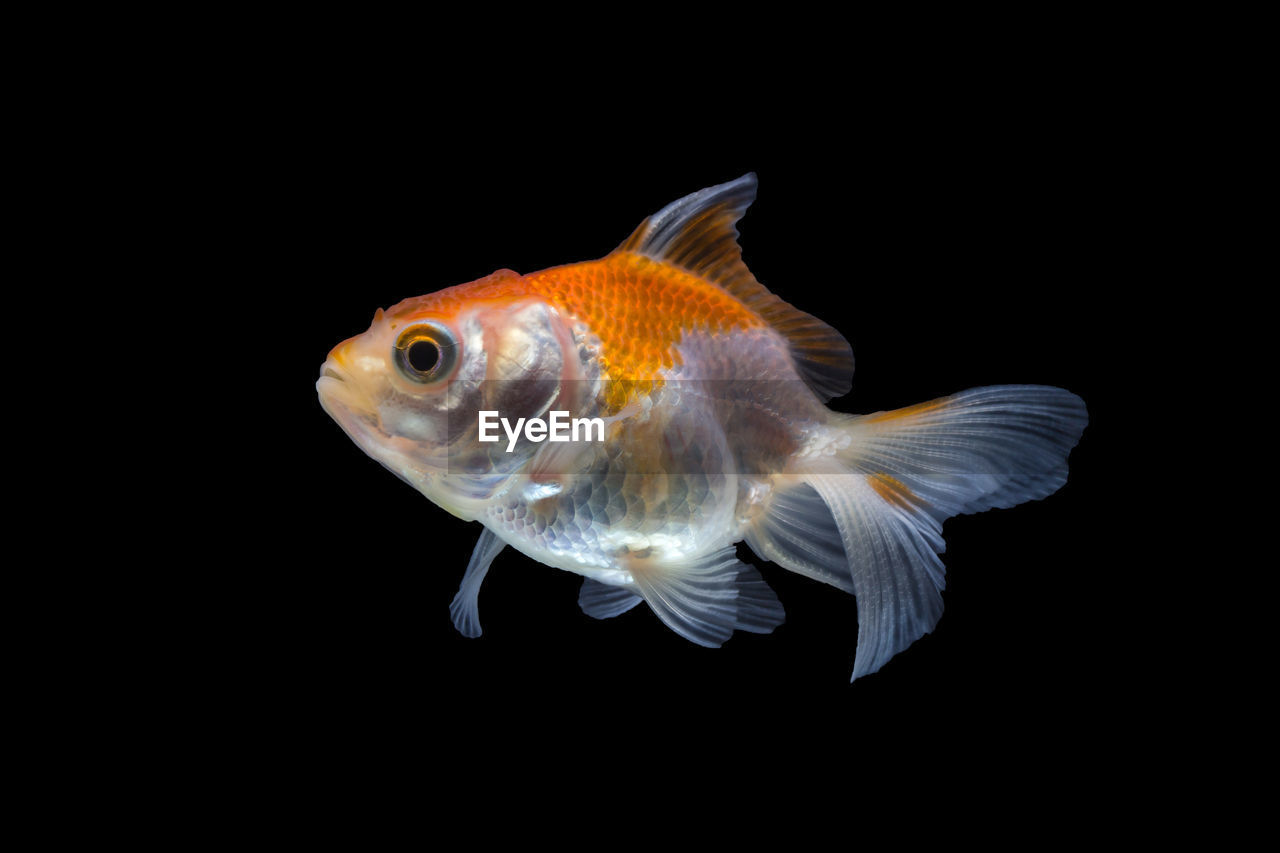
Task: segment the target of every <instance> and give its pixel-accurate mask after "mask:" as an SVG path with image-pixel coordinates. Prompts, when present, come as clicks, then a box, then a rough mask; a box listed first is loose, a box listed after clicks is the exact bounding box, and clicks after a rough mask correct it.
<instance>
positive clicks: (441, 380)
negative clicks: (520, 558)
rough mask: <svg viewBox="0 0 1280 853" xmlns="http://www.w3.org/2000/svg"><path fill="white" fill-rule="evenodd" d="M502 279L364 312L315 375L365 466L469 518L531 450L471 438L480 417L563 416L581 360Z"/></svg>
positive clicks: (547, 316)
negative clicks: (363, 321)
mask: <svg viewBox="0 0 1280 853" xmlns="http://www.w3.org/2000/svg"><path fill="white" fill-rule="evenodd" d="M522 283H523V282H522V278H521V277H520V276H519V275H518V274H517V273H514V272H511V271H510V270H502V271H499V272H497V273H494V274H493V275H491V276H488V277H486V278H484V279H480V280H478V281H475V282H470V283H469V284H464V285H458V286H456V287H452V288H448V289H446V290H443V291H438V292H436V293H432V294H428V295H426V296H420V297H415V298H412V299H407V300H405V301H403V302H401V303H400V304H398V305H396V306H394V307H392V308H390V309H388V310H387V311H383V310H381V309H379V310H378V311H377V313H376V314H374V318H373V323H372V324H371V325H370V326H369V329H368V330H367V331H365V332H364V333H362V334H359V335H356V336H355V337H353V338H350V339H348V340H346V341H343V342H342V343H340V344H338V345H337V346H336V347H334V348H333V350H332V351H331V352H330V353H329V357H328V358H327V359H326V360H325V362H324V364H323V365H322V367H321V370H320V378H319V380H318V381H317V383H316V391H317V393H318V394H319V396H320V404H321V406H322V407H323V408H324V410H325V411H326V412H327V413H328V414H329V415H330V416H331V417H332V418H333V419H334V420H335V421H337V423H338V424H339V425H340V426H341V427H342V429H343V430H344V431H345V432H346V433H347V435H348V436H349V437H350V438H351V439H352V440H353V441H354V442H355V443H356V444H357V445H359V447H360V448H361V449H362V450H364V451H365V453H367V454H368V455H369V456H371V457H373V458H374V459H376V460H377V461H378V462H380V463H382V465H384V466H385V467H386V468H388V469H389V470H391V471H392V472H394V473H395V474H396V475H397V476H398V477H400V478H401V479H402V480H404V481H405V482H407V483H409V484H410V485H411V486H413V487H414V488H416V489H418V491H420V492H422V493H423V494H424V495H426V496H427V497H428V498H430V499H431V500H432V501H433V502H435V503H436V504H438V505H439V506H441V507H443V508H444V509H446V510H448V511H449V512H451V513H453V514H454V515H457V516H460V517H462V518H468V519H473V518H476V517H478V516H479V515H480V514H481V512H482V511H483V509H484V507H485V505H486V504H487V502H488V501H489V500H490V499H492V497H493V496H494V495H495V494H496V493H498V492H500V491H502V490H503V489H504V488H505V487H506V485H507V484H508V482H509V481H510V479H511V478H512V477H513V476H515V475H517V474H518V473H519V472H520V470H521V469H522V468H524V467H525V466H526V465H527V464H528V463H529V460H530V459H531V457H532V456H533V454H534V453H535V452H536V451H537V449H538V445H535V444H531V443H530V442H528V441H525V440H521V441H518V442H517V443H516V446H515V447H513V448H511V449H509V442H508V441H507V437H506V436H504V435H501V430H499V435H500V438H499V440H498V441H493V440H489V441H480V440H479V429H478V424H479V416H480V412H482V411H486V412H497V413H498V416H499V417H500V418H505V419H507V420H508V421H509V422H511V423H515V422H516V421H517V419H519V418H526V419H528V418H532V417H545V416H546V413H547V412H549V411H551V410H553V409H565V410H568V411H573V410H577V409H580V408H582V407H583V406H584V404H585V400H584V399H583V398H581V395H582V394H583V393H586V392H585V391H584V385H585V383H583V382H581V381H575V380H581V379H582V378H583V377H582V375H581V360H580V359H578V358H577V357H576V347H575V345H574V343H573V336H572V333H571V329H570V327H569V324H568V323H567V322H566V320H565V319H564V318H563V316H562V315H561V314H560V313H559V312H558V311H557V310H556V309H555V307H554V306H553V305H552V304H550V303H549V302H548V301H546V300H545V299H544V298H543V297H541V296H539V295H538V294H536V293H533V292H531V291H530V290H528V289H527V288H526V287H524V286H522Z"/></svg>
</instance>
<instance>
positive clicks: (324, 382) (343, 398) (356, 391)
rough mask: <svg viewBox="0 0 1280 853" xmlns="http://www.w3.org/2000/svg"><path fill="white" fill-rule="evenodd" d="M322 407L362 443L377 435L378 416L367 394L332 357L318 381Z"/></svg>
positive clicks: (317, 385) (317, 387)
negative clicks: (375, 432)
mask: <svg viewBox="0 0 1280 853" xmlns="http://www.w3.org/2000/svg"><path fill="white" fill-rule="evenodd" d="M316 393H317V394H318V395H319V397H320V407H321V408H322V409H324V410H325V413H326V414H328V415H329V417H331V418H333V419H334V420H335V421H337V422H338V425H339V426H340V427H342V428H343V429H344V430H346V431H347V433H349V434H350V435H351V437H352V438H354V439H355V440H356V442H357V443H359V444H360V445H361V446H364V445H365V443H366V442H368V441H370V440H371V439H373V437H374V430H375V429H376V428H377V422H378V416H377V412H376V411H375V409H374V407H373V406H372V405H371V404H370V401H369V399H368V398H367V396H366V395H365V394H364V393H363V392H362V391H361V389H360V388H359V387H358V386H357V385H356V384H355V383H354V382H352V381H351V375H350V374H349V373H347V372H346V371H345V370H344V369H343V368H342V365H340V364H337V363H335V362H334V360H333V359H332V358H331V359H329V360H328V361H326V362H325V363H324V364H323V365H322V366H321V368H320V378H319V379H318V380H316Z"/></svg>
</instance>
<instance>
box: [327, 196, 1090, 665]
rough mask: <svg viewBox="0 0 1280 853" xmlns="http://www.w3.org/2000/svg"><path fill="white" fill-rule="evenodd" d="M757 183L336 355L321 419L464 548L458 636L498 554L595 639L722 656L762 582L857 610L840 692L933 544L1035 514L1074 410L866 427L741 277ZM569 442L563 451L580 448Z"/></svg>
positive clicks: (956, 399) (826, 348)
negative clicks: (662, 641) (808, 581)
mask: <svg viewBox="0 0 1280 853" xmlns="http://www.w3.org/2000/svg"><path fill="white" fill-rule="evenodd" d="M756 188H757V180H756V176H755V175H754V174H747V175H744V176H742V177H740V178H738V179H737V180H734V181H730V182H728V183H724V184H720V185H718V186H712V187H709V188H707V189H703V190H701V191H699V192H695V193H693V194H692V195H689V196H686V197H685V198H682V199H680V200H678V201H675V202H673V203H672V204H670V205H668V206H667V207H665V208H663V209H662V210H661V211H659V212H658V213H656V214H654V215H653V216H650V217H648V218H647V219H645V220H644V221H643V222H641V224H640V225H639V227H637V228H636V229H635V230H634V231H633V232H632V233H631V235H630V236H629V237H627V239H626V240H624V241H623V242H622V243H621V244H620V245H619V246H618V247H617V248H616V249H615V250H614V251H613V252H611V253H610V254H608V255H606V256H605V257H603V258H600V259H598V260H592V261H586V262H582V263H572V264H567V265H564V266H557V267H552V268H549V269H545V270H542V271H539V272H533V273H528V274H520V273H517V272H514V271H512V270H508V269H501V270H498V271H497V272H494V273H493V274H491V275H488V276H486V277H484V278H481V279H478V280H476V281H472V282H468V283H465V284H459V285H456V286H453V287H448V288H445V289H443V290H439V291H436V292H434V293H429V294H426V295H422V296H414V297H410V298H408V299H405V300H404V301H402V302H400V303H399V304H397V305H395V306H393V307H391V308H388V309H387V310H385V311H384V310H382V309H381V308H379V309H378V310H377V312H376V313H375V314H374V317H373V322H372V324H371V325H370V327H369V329H368V330H367V331H366V332H364V333H362V334H359V335H356V336H355V337H352V338H350V339H349V340H346V341H344V342H342V343H340V344H338V345H337V346H336V347H334V348H333V350H332V351H331V352H330V353H329V355H328V358H327V359H326V360H325V362H324V364H323V366H322V367H321V375H320V378H319V380H318V381H317V383H316V390H317V393H318V394H319V398H320V403H321V406H322V408H323V409H324V411H325V412H327V413H328V415H329V416H330V417H332V418H333V420H334V421H336V422H337V423H338V425H339V426H340V427H341V428H342V429H343V430H344V431H345V432H346V434H347V435H348V436H349V437H350V438H351V439H352V440H353V441H354V442H355V443H356V445H358V446H359V447H360V449H361V450H363V451H364V452H365V453H366V454H368V455H369V456H370V457H372V458H373V459H375V460H377V461H378V462H379V463H381V464H382V465H383V466H385V467H386V468H388V469H389V470H390V471H392V472H393V473H394V474H395V475H396V476H398V477H399V478H400V479H402V480H404V481H405V482H406V483H408V484H409V485H411V486H412V487H413V488H415V489H416V490H418V491H419V492H421V493H422V494H423V495H424V496H425V497H427V498H428V499H429V500H431V501H432V502H433V503H435V504H436V505H437V506H439V507H441V508H442V509H444V510H446V511H448V512H450V513H452V514H453V515H455V516H457V517H459V518H462V519H464V520H467V521H478V522H480V524H481V525H482V530H481V533H480V536H479V540H478V541H477V542H476V545H475V549H474V551H473V552H472V555H471V558H470V561H469V562H468V564H467V566H466V567H465V570H464V572H463V577H462V581H461V584H460V586H459V589H458V593H457V595H456V596H455V598H454V599H453V601H452V603H451V604H450V613H451V617H452V619H453V623H454V625H455V626H456V628H457V629H458V630H459V631H460V632H461V633H462V634H464V635H465V636H468V637H477V636H480V634H481V626H480V618H479V592H480V587H481V584H482V582H483V580H484V578H485V576H486V574H487V573H488V571H489V567H490V565H491V564H492V563H493V561H494V559H495V558H496V557H497V555H498V554H499V553H500V552H501V551H502V550H503V549H504V548H505V547H507V546H511V547H512V548H513V549H515V550H516V551H519V552H521V553H523V554H525V555H526V556H528V557H530V558H532V559H533V560H535V561H537V562H540V563H543V564H545V565H547V566H550V567H553V568H557V569H562V570H565V571H569V572H574V573H576V574H578V575H581V576H582V578H583V581H582V586H581V591H580V593H579V596H578V602H579V605H580V606H581V608H582V610H583V611H584V612H585V613H586V614H588V615H589V616H592V617H594V618H597V619H607V618H611V617H614V616H617V615H619V614H621V613H625V612H627V611H629V610H631V608H633V607H635V606H636V605H638V604H640V603H642V602H643V603H644V604H646V605H647V606H648V608H649V609H650V610H651V611H652V612H653V613H654V614H655V615H656V616H657V618H658V619H660V620H661V621H662V622H663V623H665V624H666V625H667V626H668V627H669V628H671V629H672V630H674V631H676V632H677V633H678V634H680V635H681V636H683V637H685V638H686V639H688V640H690V641H692V642H694V643H696V644H699V645H702V646H708V647H718V646H720V645H722V644H723V643H724V642H725V641H727V640H728V639H729V638H730V636H731V635H732V634H733V633H734V632H735V631H746V632H753V633H761V634H767V633H770V632H771V631H773V630H774V629H775V628H776V627H778V626H779V625H781V624H782V623H783V621H784V616H785V613H784V610H783V607H782V604H781V602H780V601H779V600H778V597H777V595H776V594H775V593H774V592H773V590H772V589H771V588H770V586H769V585H768V584H767V583H766V582H765V580H764V578H763V577H762V575H761V574H760V571H759V570H758V569H757V568H756V567H755V566H753V565H750V564H748V563H745V562H743V561H742V560H740V559H739V558H738V553H737V550H736V545H737V544H738V543H739V542H743V541H745V542H746V544H747V546H748V547H749V548H750V550H751V551H752V552H753V553H754V554H755V555H756V556H757V557H758V558H759V559H760V560H761V561H762V562H771V563H774V564H777V565H779V566H781V567H783V568H784V569H787V570H790V571H793V572H797V573H799V574H801V575H804V576H807V577H809V578H813V579H815V580H818V581H821V582H823V583H825V584H828V585H830V586H833V587H835V588H836V589H838V590H841V591H843V592H845V593H849V594H852V595H853V596H854V597H855V599H856V606H857V617H858V625H857V644H856V649H855V658H854V666H853V672H852V679H851V680H856V679H858V678H860V677H862V676H865V675H868V674H871V673H874V672H876V671H878V670H879V669H881V668H882V667H883V666H884V665H885V664H886V663H887V662H888V661H889V660H890V659H891V658H892V657H893V656H894V655H896V654H897V653H898V652H900V651H902V650H903V649H905V648H907V647H908V646H909V645H911V644H912V643H914V642H915V641H916V640H918V639H919V638H920V637H922V636H923V635H924V634H926V633H929V632H930V631H931V630H932V629H933V628H934V627H935V625H936V624H937V623H938V620H939V619H940V618H941V615H942V611H943V600H942V591H943V589H944V586H945V566H944V565H943V563H942V561H941V559H940V557H939V555H940V554H941V553H942V552H943V551H944V549H945V543H944V540H943V536H942V528H943V522H944V521H946V520H947V519H948V518H951V517H953V516H956V515H960V514H965V513H976V512H981V511H984V510H987V509H993V508H1006V507H1012V506H1015V505H1017V504H1020V503H1022V502H1024V501H1029V500H1035V499H1040V498H1045V497H1047V496H1049V495H1051V494H1053V493H1054V492H1055V491H1057V490H1058V489H1059V488H1060V487H1061V486H1062V485H1063V484H1064V483H1065V482H1066V480H1067V458H1068V455H1069V454H1070V452H1071V450H1072V449H1073V448H1074V447H1075V446H1076V444H1077V442H1078V441H1079V439H1080V437H1081V435H1082V433H1083V431H1084V429H1085V426H1086V425H1087V422H1088V412H1087V409H1086V406H1085V403H1084V401H1083V400H1081V399H1080V398H1079V397H1078V396H1076V395H1075V394H1073V393H1071V392H1069V391H1067V390H1064V389H1061V388H1055V387H1049V386H1041V385H992V386H987V387H980V388H973V389H970V390H966V391H961V392H959V393H956V394H953V395H951V396H948V397H943V398H940V399H936V400H932V401H929V402H925V403H920V404H917V405H913V406H908V407H906V408H901V409H895V410H889V411H879V412H873V413H870V414H864V415H855V414H848V413H843V412H837V411H834V410H832V409H831V408H829V407H828V406H827V403H828V402H829V401H830V400H832V399H833V398H835V397H839V396H841V395H843V394H845V393H847V392H848V391H849V390H850V389H851V388H852V381H853V369H854V365H853V350H852V347H851V346H850V344H849V342H848V341H847V340H846V339H845V338H844V337H843V336H842V335H841V334H840V332H838V331H837V330H836V329H835V328H833V327H832V326H830V325H828V324H827V323H825V322H824V321H822V320H820V319H818V318H817V317H814V316H812V315H810V314H807V313H805V312H804V311H801V310H800V309H798V308H796V307H794V306H792V305H791V304H789V303H787V302H785V301H783V300H782V299H780V298H778V297H777V296H776V295H774V294H773V293H772V292H770V291H769V290H768V289H767V288H766V287H765V286H764V285H762V284H761V283H760V282H759V281H757V280H756V278H755V276H754V275H753V274H752V273H751V271H750V270H748V269H747V267H746V265H745V264H744V262H743V260H742V253H741V248H740V246H739V243H738V236H739V235H738V230H737V223H738V222H739V220H740V219H741V218H742V216H743V215H744V214H745V213H746V211H747V208H748V207H749V206H750V205H751V203H752V202H753V201H754V199H755V196H756ZM578 426H582V427H583V429H582V430H581V431H579V430H578V429H577V427H578Z"/></svg>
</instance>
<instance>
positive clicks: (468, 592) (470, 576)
mask: <svg viewBox="0 0 1280 853" xmlns="http://www.w3.org/2000/svg"><path fill="white" fill-rule="evenodd" d="M506 544H507V543H505V542H503V541H502V540H501V539H499V538H498V537H497V536H495V535H494V534H493V531H492V530H490V529H489V528H487V527H486V528H485V529H484V533H481V534H480V541H478V542H476V547H475V550H473V551H472V552H471V559H470V561H468V562H467V571H466V574H464V575H463V576H462V584H461V585H460V586H459V587H458V594H457V595H455V596H454V597H453V603H452V604H450V605H449V613H450V615H452V616H453V627H455V628H457V629H458V631H459V633H461V634H462V636H464V637H479V636H480V584H481V583H483V582H484V576H485V575H486V574H488V573H489V566H490V565H491V564H492V563H493V558H494V557H496V556H498V553H499V552H500V551H501V550H502V549H503V548H504V547H506Z"/></svg>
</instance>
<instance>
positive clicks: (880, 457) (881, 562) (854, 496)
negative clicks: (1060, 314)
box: [747, 385, 1088, 679]
mask: <svg viewBox="0 0 1280 853" xmlns="http://www.w3.org/2000/svg"><path fill="white" fill-rule="evenodd" d="M1087 422H1088V413H1087V412H1086V410H1085V405H1084V401H1083V400H1081V399H1080V398H1079V397H1077V396H1076V395H1074V394H1072V393H1070V392H1068V391H1064V390H1062V389H1061V388H1050V387H1046V386H1041V385H997V386H992V387H988V388H974V389H971V390H969V391H964V392H962V393H959V394H955V395H953V396H951V397H944V398H942V399H939V400H934V401H932V402H929V403H922V404H920V405H918V406H910V407H908V408H905V409H898V410H896V411H892V412H878V413H876V414H872V415H865V416H861V417H849V418H848V419H847V420H843V421H841V422H840V425H839V427H840V429H842V430H843V431H844V432H845V433H846V435H847V436H848V438H849V442H848V444H847V445H846V446H845V447H844V448H843V449H842V450H839V451H838V452H837V453H836V454H835V455H834V456H827V457H820V458H819V459H818V460H813V459H807V460H803V461H800V462H798V463H797V464H796V465H795V466H793V468H792V469H791V470H790V471H789V472H788V473H793V474H794V475H795V477H794V478H791V480H790V482H789V483H787V484H786V485H784V486H783V487H782V488H781V489H780V490H779V491H778V493H777V495H776V497H775V498H774V501H773V504H772V505H771V507H770V510H769V512H768V514H767V515H766V516H765V517H764V518H763V519H762V520H761V521H760V522H759V523H757V525H756V526H755V527H754V528H753V529H752V530H751V532H750V533H749V534H748V536H747V542H748V544H749V545H751V547H752V548H753V549H754V550H755V552H756V553H757V554H759V555H760V556H761V557H764V558H765V559H769V560H773V561H774V562H777V563H779V564H781V565H783V566H785V567H787V568H789V569H792V570H793V571H796V572H799V573H801V574H805V575H808V576H810V577H814V578H817V579H819V580H822V581H825V582H826V583H830V584H832V585H834V586H837V587H840V588H841V589H846V590H849V591H852V592H853V594H854V595H855V596H857V599H858V622H859V624H858V649H857V658H856V660H855V663H854V670H853V678H855V679H856V678H858V677H859V676H862V675H867V674H869V673H872V672H875V671H876V670H878V669H880V667H882V666H884V664H885V663H886V662H888V660H889V659H890V658H891V657H893V656H894V655H895V654H897V653H898V652H900V651H902V650H903V649H905V648H906V647H907V646H909V645H911V643H913V642H915V641H916V640H917V639H919V638H920V637H921V636H923V635H924V634H926V633H928V632H929V631H931V630H933V626H934V625H936V624H937V622H938V619H939V617H941V616H942V596H941V590H942V588H943V586H944V585H945V579H944V568H943V565H942V561H941V560H939V559H938V556H937V555H938V554H939V553H941V552H942V551H943V550H944V548H945V547H946V544H945V543H944V542H943V540H942V522H943V521H945V520H946V519H948V518H950V517H951V516H953V515H960V514H963V513H970V512H981V511H982V510H986V509H991V508H993V507H1010V506H1014V505H1016V504H1020V503H1022V502H1023V501H1029V500H1035V499H1037V498H1043V497H1046V496H1048V495H1051V494H1053V493H1054V492H1055V491H1057V490H1058V489H1059V488H1060V487H1061V486H1062V484H1063V483H1065V482H1066V481H1067V454H1069V453H1070V452H1071V448H1073V447H1074V446H1075V445H1076V442H1077V441H1079V439H1080V434H1081V433H1082V432H1083V431H1084V428H1085V424H1086V423H1087Z"/></svg>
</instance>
